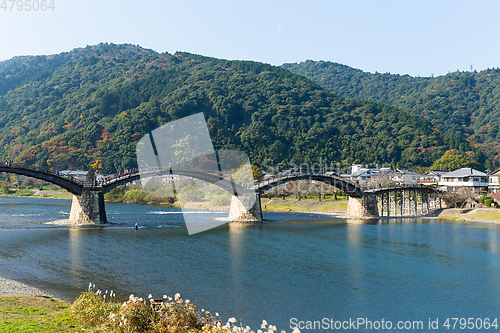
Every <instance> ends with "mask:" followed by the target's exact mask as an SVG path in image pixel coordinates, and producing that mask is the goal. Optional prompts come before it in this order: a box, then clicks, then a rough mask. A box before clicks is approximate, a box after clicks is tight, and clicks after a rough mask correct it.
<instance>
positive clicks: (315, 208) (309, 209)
mask: <svg viewBox="0 0 500 333" xmlns="http://www.w3.org/2000/svg"><path fill="white" fill-rule="evenodd" d="M3 196H5V197H24V198H29V197H38V198H48V199H71V198H72V196H73V195H72V194H71V193H68V192H66V191H55V190H43V191H36V192H35V193H34V194H33V195H32V196H16V195H15V194H14V195H3ZM347 202H348V201H347V200H345V199H341V200H331V199H329V200H322V201H319V200H318V199H317V198H314V199H302V200H298V199H295V198H286V199H284V200H283V199H282V198H276V197H274V198H271V199H269V198H267V197H264V196H263V197H262V198H261V206H262V211H263V212H282V213H308V214H319V215H329V216H335V217H337V218H345V213H346V211H347ZM124 203H128V202H124ZM141 204H142V203H141ZM162 206H163V205H162ZM164 206H168V207H177V208H179V207H180V205H179V203H178V202H174V203H173V204H168V205H167V204H165V205H164ZM184 208H188V209H199V210H216V211H227V210H229V206H219V207H211V206H210V205H209V204H208V203H207V202H200V203H196V202H193V203H190V204H189V205H187V206H186V207H184ZM409 217H411V216H409ZM426 218H429V217H426ZM431 218H432V217H431ZM433 218H436V219H442V220H450V221H468V222H484V223H500V209H496V208H489V207H482V208H474V209H460V208H444V209H443V210H442V211H441V212H440V213H439V214H438V215H437V216H435V217H433ZM48 223H49V224H58V225H67V223H66V220H57V221H51V222H48Z"/></svg>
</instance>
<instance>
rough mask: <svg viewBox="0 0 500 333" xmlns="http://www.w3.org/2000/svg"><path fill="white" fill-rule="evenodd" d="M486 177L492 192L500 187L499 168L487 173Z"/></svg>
mask: <svg viewBox="0 0 500 333" xmlns="http://www.w3.org/2000/svg"><path fill="white" fill-rule="evenodd" d="M488 178H489V182H488V189H489V190H490V191H492V192H496V191H498V190H499V189H500V181H499V180H500V179H499V178H500V169H498V170H496V171H494V172H492V173H491V174H490V175H488Z"/></svg>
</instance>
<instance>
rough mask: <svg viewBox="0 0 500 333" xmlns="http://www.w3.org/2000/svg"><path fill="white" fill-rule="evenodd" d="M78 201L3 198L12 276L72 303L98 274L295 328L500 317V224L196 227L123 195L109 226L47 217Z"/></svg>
mask: <svg viewBox="0 0 500 333" xmlns="http://www.w3.org/2000/svg"><path fill="white" fill-rule="evenodd" d="M70 207H71V201H70V200H56V199H43V198H11V197H1V198H0V275H2V276H4V277H6V278H10V279H14V280H18V281H21V282H24V283H26V284H28V285H32V286H35V287H39V288H41V289H43V290H46V291H48V292H50V293H52V294H54V295H56V296H58V297H60V298H63V299H66V300H69V301H71V300H74V299H75V298H76V297H77V296H78V295H79V294H80V293H81V292H83V291H85V290H86V288H87V286H88V284H89V282H92V283H94V284H95V285H96V287H98V288H100V289H102V290H114V291H115V293H116V294H117V296H118V298H119V299H121V300H123V299H125V298H127V297H128V295H129V294H130V293H133V294H135V295H141V296H147V295H148V294H150V293H151V294H153V295H155V296H157V297H161V296H162V295H164V294H167V295H170V296H173V295H174V294H175V293H177V292H179V293H180V294H181V296H182V297H183V298H185V299H189V300H191V301H193V302H195V304H197V305H198V306H199V307H200V308H204V309H206V310H210V311H211V312H212V313H215V312H218V313H219V314H220V315H221V317H222V318H223V319H224V320H227V319H228V318H229V317H235V318H236V319H237V320H238V321H241V322H242V323H243V324H244V325H250V326H251V327H252V328H253V329H254V330H257V329H259V328H260V323H261V321H262V320H263V319H265V320H267V321H268V322H269V323H271V324H273V325H276V326H277V327H278V329H279V330H281V329H285V330H286V331H287V332H290V331H291V329H290V325H295V324H301V325H302V327H303V328H304V327H305V325H306V324H307V322H308V321H310V322H313V321H318V322H319V321H322V322H323V321H324V320H325V319H327V320H330V319H333V320H334V321H337V320H338V321H348V320H358V318H364V319H365V320H369V321H373V322H375V321H379V322H380V321H381V320H382V319H383V320H384V321H391V322H392V324H393V325H396V323H397V322H398V321H402V322H406V321H421V322H422V323H423V324H424V329H423V330H418V331H427V328H428V323H429V321H431V322H432V321H435V320H436V319H438V320H439V325H440V326H442V325H443V323H444V321H445V320H446V318H481V319H483V318H491V320H493V318H496V316H499V315H500V312H499V310H500V252H499V251H500V229H499V228H498V227H497V225H493V224H472V223H450V222H444V221H435V220H422V219H405V220H401V219H395V220H390V221H387V220H385V221H374V222H372V223H364V224H350V223H347V221H346V220H343V219H334V218H331V217H321V216H314V215H309V214H298V213H297V214H293V213H292V214H291V213H264V218H266V219H268V220H269V221H268V222H264V223H262V224H258V225H245V224H225V225H223V226H220V227H218V228H215V229H212V230H209V231H207V232H204V233H200V234H195V235H192V236H188V234H187V231H186V228H185V226H184V221H183V217H182V214H181V213H180V211H179V210H178V209H173V208H165V207H159V206H146V205H133V204H111V203H109V204H107V205H106V208H107V213H108V220H109V221H110V222H112V225H111V226H108V227H104V228H98V227H93V228H90V227H89V228H84V227H81V228H75V227H73V228H71V227H66V226H55V225H47V224H45V223H44V222H47V221H51V220H56V219H63V218H67V217H68V215H69V211H70ZM192 214H199V213H197V212H193V213H192ZM199 216H200V218H203V216H204V215H203V214H199ZM136 222H137V223H138V224H139V226H140V228H139V230H137V231H136V230H134V228H133V226H134V224H135V223H136ZM330 322H331V323H333V321H330ZM499 324H500V323H499ZM351 328H352V327H351ZM407 328H408V327H407ZM441 328H442V327H441ZM307 331H310V332H321V331H325V330H321V329H318V327H317V329H312V330H307V329H303V330H302V332H307ZM344 331H350V330H349V329H346V330H344ZM361 331H363V330H361ZM400 331H408V332H416V331H417V330H414V329H413V328H412V329H407V330H400ZM443 331H444V329H443ZM398 332H399V331H398Z"/></svg>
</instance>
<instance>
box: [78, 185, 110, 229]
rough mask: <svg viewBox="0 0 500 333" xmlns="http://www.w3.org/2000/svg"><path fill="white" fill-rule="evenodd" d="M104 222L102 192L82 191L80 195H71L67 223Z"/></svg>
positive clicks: (104, 211)
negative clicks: (71, 199)
mask: <svg viewBox="0 0 500 333" xmlns="http://www.w3.org/2000/svg"><path fill="white" fill-rule="evenodd" d="M106 222H107V220H106V210H105V206H104V194H103V193H101V192H97V193H94V192H90V191H84V192H83V193H82V195H73V202H72V204H71V213H70V215H69V223H71V224H104V223H106Z"/></svg>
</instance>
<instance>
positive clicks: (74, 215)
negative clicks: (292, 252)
mask: <svg viewBox="0 0 500 333" xmlns="http://www.w3.org/2000/svg"><path fill="white" fill-rule="evenodd" d="M141 171H142V172H139V171H135V170H133V171H131V172H128V173H124V174H120V175H115V176H111V177H106V178H105V179H103V180H99V181H92V182H89V181H82V180H80V179H77V178H74V177H72V176H68V175H61V174H59V173H57V172H55V173H54V172H50V171H43V170H36V169H31V168H26V167H23V166H16V165H14V166H12V165H5V166H0V172H8V173H14V174H18V175H23V176H28V177H33V178H37V179H41V180H44V181H46V182H50V183H53V184H56V185H58V186H60V187H62V188H64V189H66V190H67V191H68V192H70V193H72V194H73V202H72V206H71V213H70V222H72V223H75V224H88V223H94V224H103V223H106V222H107V219H106V210H105V204H104V194H105V193H107V192H109V191H111V190H112V189H114V188H116V187H118V186H121V185H125V184H127V183H130V182H133V181H137V180H139V179H141V178H144V177H164V176H174V175H175V176H185V177H190V178H195V179H199V180H203V181H206V182H209V183H212V184H215V185H217V186H219V187H220V188H222V189H223V190H225V191H228V192H229V193H231V194H232V198H233V199H232V201H231V211H230V218H231V220H234V221H262V209H261V205H260V196H261V194H263V193H265V192H266V191H268V190H270V189H272V188H274V187H276V186H279V185H282V184H285V183H288V182H292V181H297V180H310V181H319V182H323V183H326V184H329V185H332V186H334V187H336V188H338V189H340V190H342V191H344V192H345V193H346V194H347V195H348V196H349V204H348V209H347V216H348V217H354V218H366V217H379V216H416V215H425V214H428V213H431V212H432V211H433V210H436V209H439V208H441V199H440V195H439V191H436V189H434V188H431V187H418V186H394V187H377V188H363V187H361V186H359V185H358V184H357V183H354V182H351V181H349V180H346V179H344V178H341V177H339V176H337V175H331V174H324V175H323V174H305V173H289V174H286V175H281V176H276V177H273V178H272V179H268V180H265V181H262V182H259V183H255V184H247V186H244V185H243V184H239V183H235V182H233V181H230V180H228V179H225V178H223V177H221V175H220V174H212V173H204V172H195V171H178V170H176V171H172V170H171V169H170V168H163V169H158V168H156V169H148V170H141ZM248 191H251V192H253V193H255V195H256V198H257V199H256V201H255V204H254V205H253V207H251V208H250V209H246V208H245V207H244V205H242V204H241V202H240V200H239V199H238V196H239V195H238V194H241V193H245V192H248ZM240 198H241V196H240Z"/></svg>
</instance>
